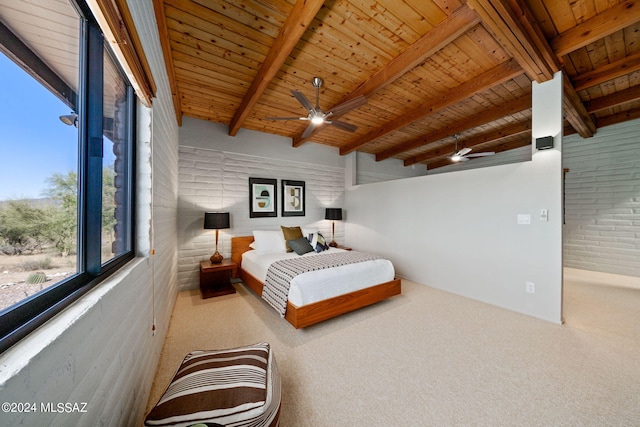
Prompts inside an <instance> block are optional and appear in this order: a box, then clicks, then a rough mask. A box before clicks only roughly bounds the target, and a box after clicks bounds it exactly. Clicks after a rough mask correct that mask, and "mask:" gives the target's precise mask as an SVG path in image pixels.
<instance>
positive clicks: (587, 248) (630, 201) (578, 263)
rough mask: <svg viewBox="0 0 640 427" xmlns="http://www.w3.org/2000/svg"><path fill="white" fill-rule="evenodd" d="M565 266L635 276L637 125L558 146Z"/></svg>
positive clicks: (639, 263)
mask: <svg viewBox="0 0 640 427" xmlns="http://www.w3.org/2000/svg"><path fill="white" fill-rule="evenodd" d="M564 150H565V156H564V159H565V162H564V167H565V168H567V169H569V172H568V173H567V174H566V178H565V188H566V193H565V194H566V198H565V220H566V224H565V226H564V262H565V266H567V267H573V268H580V269H585V270H593V271H601V272H606V273H614V274H622V275H630V276H640V120H633V121H630V122H626V123H622V124H618V125H615V126H608V127H604V128H600V129H598V133H597V134H596V135H595V136H593V137H592V138H587V139H583V138H581V137H580V136H578V135H571V136H569V137H566V138H565V141H564Z"/></svg>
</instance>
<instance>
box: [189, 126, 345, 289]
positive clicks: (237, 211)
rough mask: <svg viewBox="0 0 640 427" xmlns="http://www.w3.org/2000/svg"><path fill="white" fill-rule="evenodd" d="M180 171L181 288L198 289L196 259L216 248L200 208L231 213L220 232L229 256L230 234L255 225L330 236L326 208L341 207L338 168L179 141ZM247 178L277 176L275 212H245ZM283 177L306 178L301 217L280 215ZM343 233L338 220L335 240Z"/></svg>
mask: <svg viewBox="0 0 640 427" xmlns="http://www.w3.org/2000/svg"><path fill="white" fill-rule="evenodd" d="M196 125H197V124H196ZM289 150H293V149H291V148H289ZM274 155H275V153H274ZM336 155H337V154H336ZM179 171H180V173H179V194H180V197H179V205H178V209H179V214H178V218H179V219H178V234H179V240H180V241H179V255H178V281H179V287H180V290H185V289H196V288H198V271H199V263H200V261H202V260H206V259H208V258H209V257H210V256H211V254H212V253H213V252H214V250H215V231H213V230H203V229H202V224H203V218H204V212H206V211H228V212H229V213H230V215H231V229H229V230H222V231H221V232H220V238H219V244H218V246H219V250H220V253H222V255H223V256H225V257H228V256H230V255H231V240H230V238H231V236H232V235H233V236H241V235H250V234H251V232H252V231H253V230H279V229H280V225H284V226H296V225H299V226H307V225H311V226H314V227H316V228H318V229H319V230H320V232H321V233H323V234H324V235H325V237H327V238H330V236H331V224H330V222H329V221H326V220H324V210H325V207H343V201H344V173H345V171H344V168H340V167H335V166H327V165H320V164H316V163H305V162H300V161H292V160H286V159H283V158H282V157H280V156H278V157H272V158H270V157H257V156H251V155H247V154H242V153H232V152H228V151H222V150H218V149H214V148H211V149H209V148H202V147H193V146H188V145H184V142H183V141H181V145H180V149H179ZM250 177H256V178H275V179H277V180H278V217H276V218H250V217H249V178H250ZM282 179H292V180H298V181H304V182H305V188H306V215H305V216H304V217H282V216H281V214H280V210H281V209H280V201H281V200H280V197H281V191H280V185H281V180H282ZM345 216H346V212H345ZM343 236H344V230H343V224H342V222H339V221H338V222H336V240H337V241H338V242H343V241H344V240H343Z"/></svg>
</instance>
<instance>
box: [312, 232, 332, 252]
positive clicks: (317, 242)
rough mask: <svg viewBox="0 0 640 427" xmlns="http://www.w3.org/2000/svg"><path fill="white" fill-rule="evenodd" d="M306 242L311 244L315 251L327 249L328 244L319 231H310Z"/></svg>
mask: <svg viewBox="0 0 640 427" xmlns="http://www.w3.org/2000/svg"><path fill="white" fill-rule="evenodd" d="M307 240H308V242H309V243H310V244H311V247H312V248H313V250H314V251H316V252H322V251H326V250H327V249H329V245H328V244H327V241H326V240H325V238H324V236H323V235H322V234H320V233H311V234H309V237H307Z"/></svg>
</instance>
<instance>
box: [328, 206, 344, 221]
mask: <svg viewBox="0 0 640 427" xmlns="http://www.w3.org/2000/svg"><path fill="white" fill-rule="evenodd" d="M324 219H330V220H333V221H342V208H327V210H326V211H325V214H324Z"/></svg>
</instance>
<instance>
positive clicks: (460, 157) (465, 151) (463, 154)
mask: <svg viewBox="0 0 640 427" xmlns="http://www.w3.org/2000/svg"><path fill="white" fill-rule="evenodd" d="M453 137H454V138H455V139H456V148H455V151H454V152H453V153H452V154H451V155H450V156H449V158H450V159H451V161H452V162H466V161H467V160H469V159H470V158H472V157H486V156H493V155H494V154H496V152H495V151H485V152H483V153H473V154H469V153H471V148H468V147H465V148H462V149H460V150H458V139H459V138H460V134H459V133H456V134H455V135H453Z"/></svg>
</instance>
